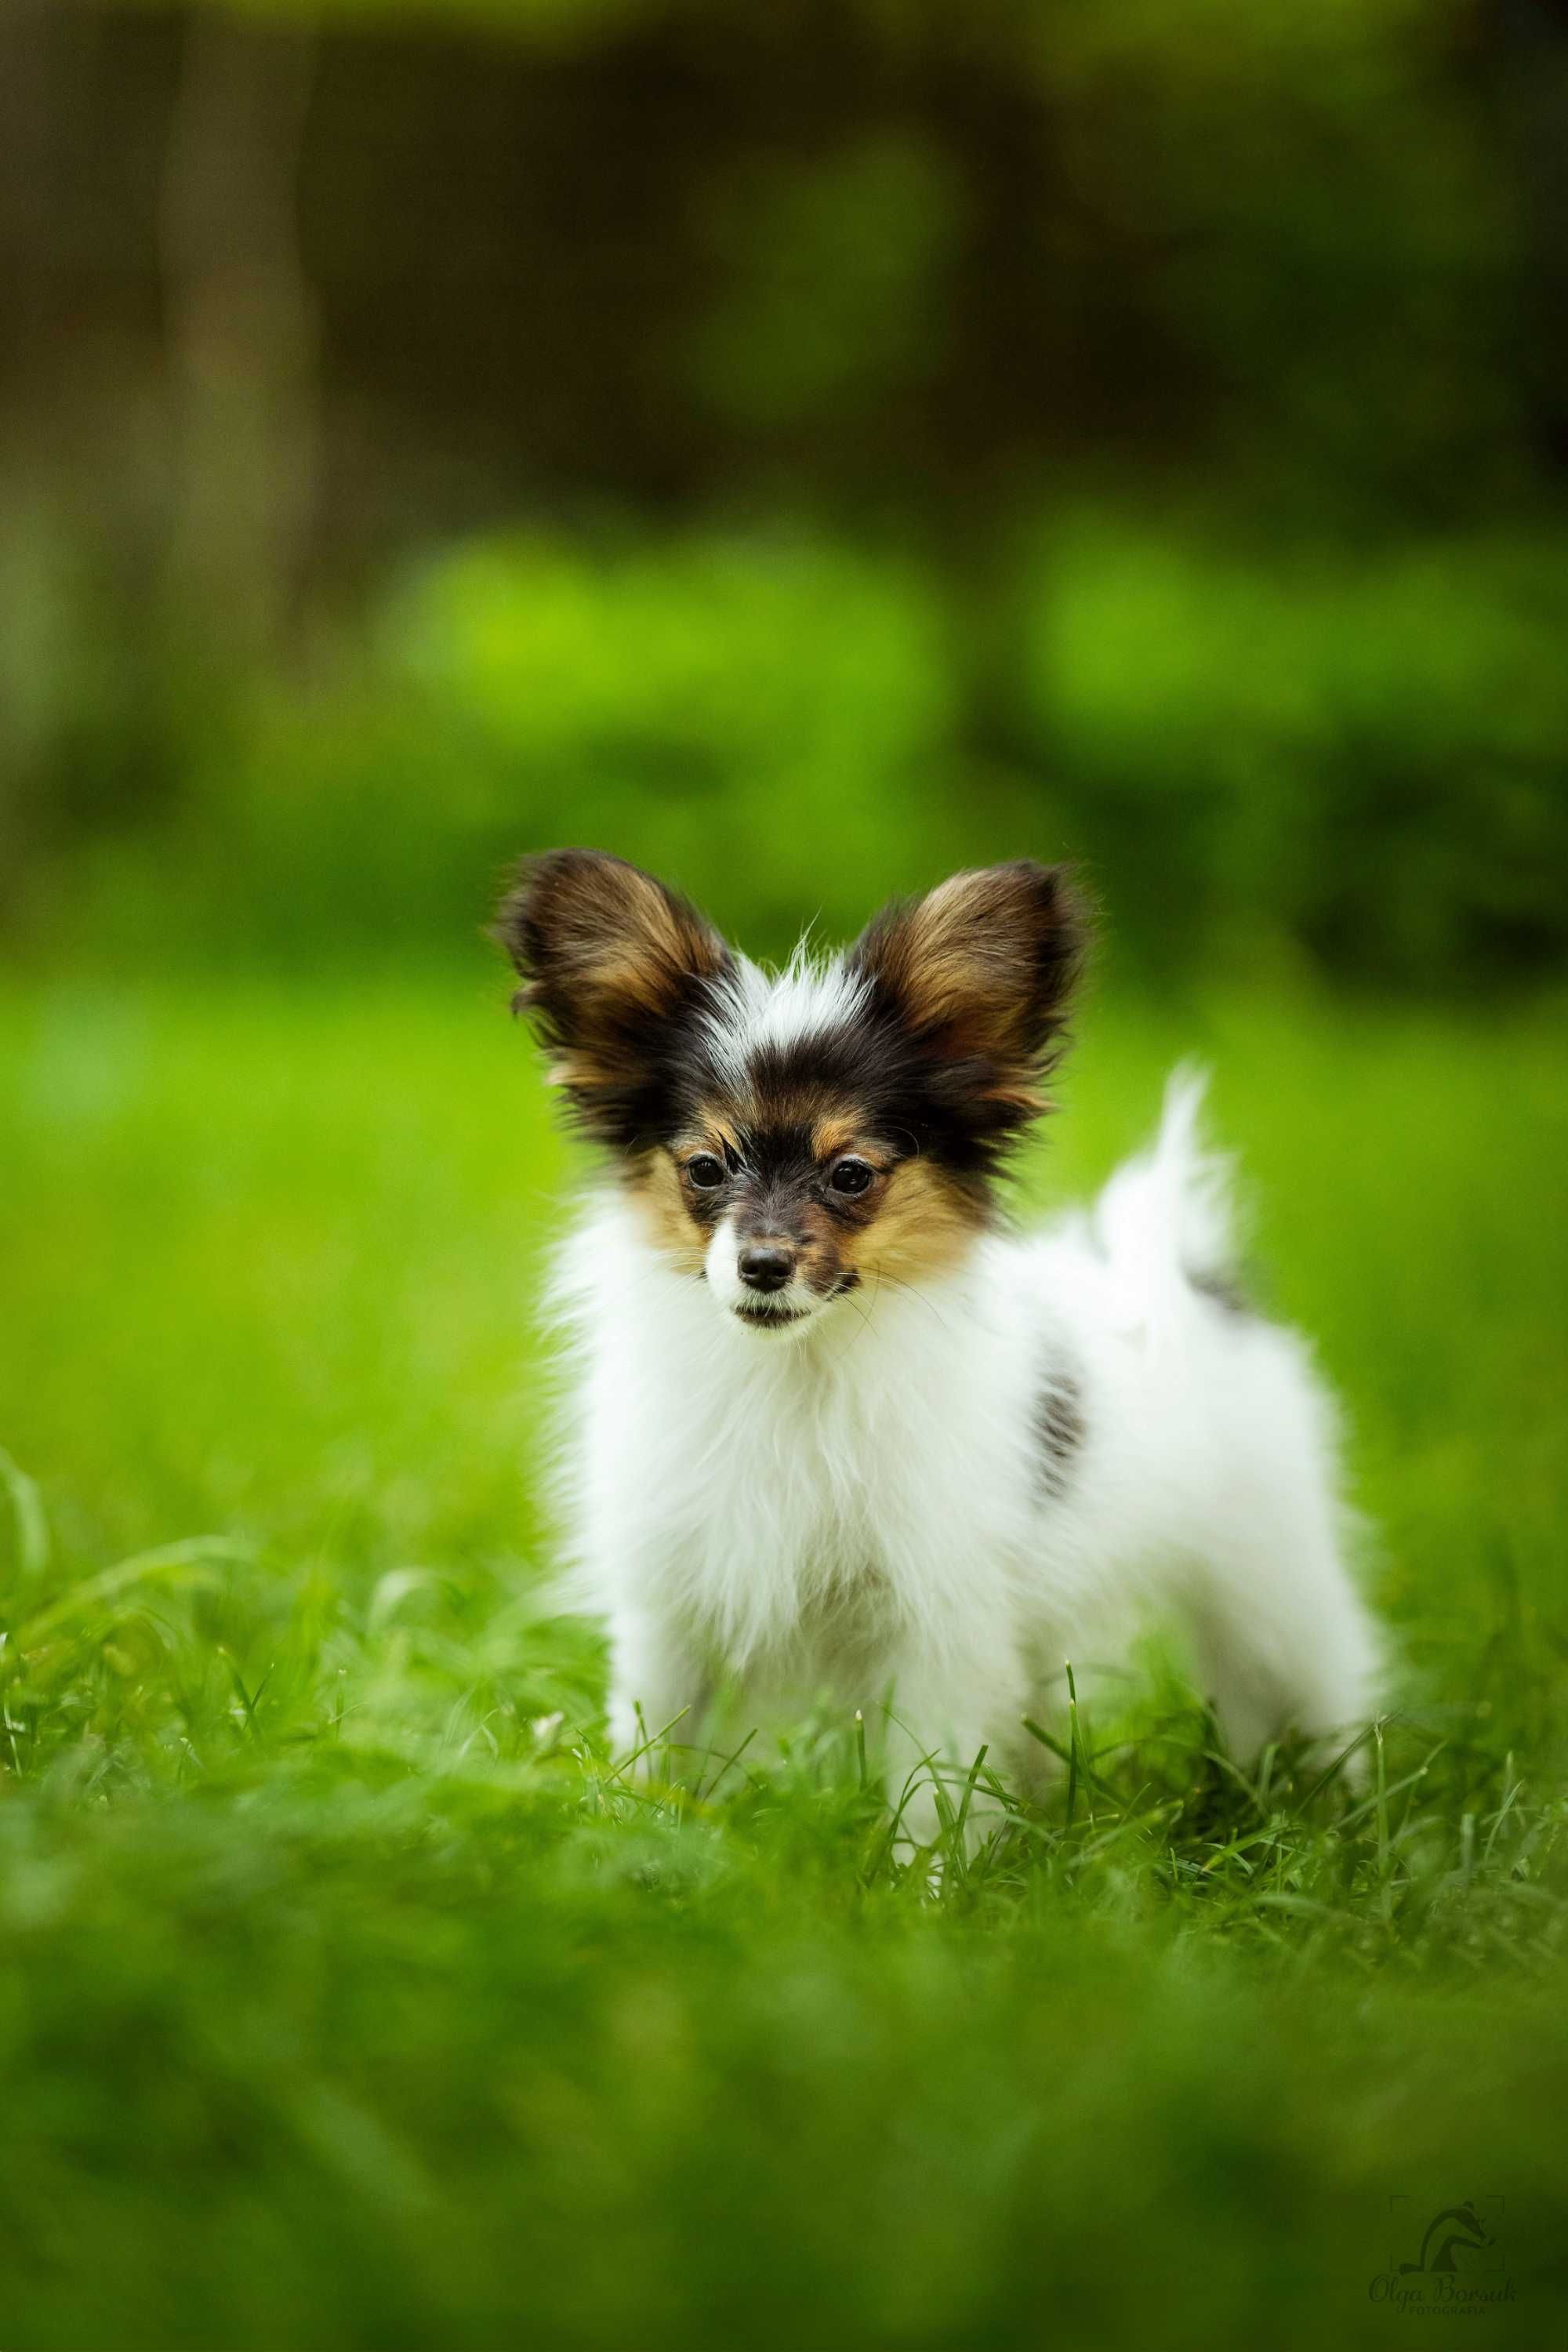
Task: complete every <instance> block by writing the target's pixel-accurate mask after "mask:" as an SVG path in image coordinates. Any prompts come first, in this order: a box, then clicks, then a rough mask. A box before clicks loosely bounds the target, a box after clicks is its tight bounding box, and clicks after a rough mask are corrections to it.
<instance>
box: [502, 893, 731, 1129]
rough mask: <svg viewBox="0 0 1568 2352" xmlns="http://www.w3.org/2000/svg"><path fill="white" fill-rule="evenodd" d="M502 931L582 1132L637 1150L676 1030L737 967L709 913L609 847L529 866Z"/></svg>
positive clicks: (518, 999) (523, 997) (524, 1008)
mask: <svg viewBox="0 0 1568 2352" xmlns="http://www.w3.org/2000/svg"><path fill="white" fill-rule="evenodd" d="M495 935H496V937H497V938H498V939H499V940H500V943H501V945H502V946H503V947H504V948H505V950H506V951H507V953H508V954H509V955H510V958H511V961H512V962H513V964H514V965H515V967H516V969H517V971H518V973H519V975H520V977H521V981H522V986H521V988H520V989H519V990H518V992H517V993H516V995H515V996H514V997H513V998H512V1009H513V1011H514V1012H518V1013H527V1015H528V1017H529V1019H530V1020H531V1022H532V1024H533V1026H534V1028H535V1030H536V1031H537V1032H538V1034H539V1038H540V1042H541V1044H542V1045H543V1046H544V1048H545V1051H546V1053H547V1054H548V1055H549V1056H550V1075H551V1078H552V1081H553V1083H554V1084H555V1085H557V1086H560V1087H564V1088H565V1090H566V1092H567V1094H568V1095H569V1096H570V1097H571V1100H572V1103H573V1106H574V1109H575V1111H576V1113H577V1116H578V1118H579V1119H580V1120H581V1122H582V1124H583V1125H584V1127H585V1128H586V1129H588V1131H589V1132H590V1133H591V1134H593V1135H595V1136H597V1137H598V1138H599V1139H600V1140H601V1141H603V1142H606V1143H613V1144H617V1145H620V1146H621V1147H623V1148H626V1147H628V1146H630V1145H632V1144H633V1143H635V1142H637V1140H638V1139H639V1137H641V1136H642V1135H643V1134H645V1133H646V1132H647V1128H648V1126H649V1123H650V1119H651V1118H652V1116H653V1112H654V1108H655V1105H654V1101H653V1097H654V1095H655V1094H656V1093H657V1091H658V1084H659V1078H660V1074H661V1071H662V1070H663V1068H664V1066H666V1065H667V1064H668V1049H669V1039H670V1035H671V1031H672V1027H673V1025H674V1024H676V1023H678V1022H679V1019H680V1016H681V1015H682V1014H683V1013H688V1012H689V1011H691V1010H692V1009H693V1007H694V1006H695V1005H697V1004H698V1003H700V1001H701V999H702V998H703V997H704V996H705V995H706V994H707V993H708V992H709V991H710V987H711V985H712V983H713V982H716V981H719V980H721V979H722V978H723V976H724V975H725V973H726V972H727V971H730V969H731V964H732V962H733V959H732V957H731V953H730V950H729V949H728V947H726V945H725V943H724V941H723V940H721V938H720V936H719V933H718V932H717V931H716V930H715V929H713V926H712V925H711V923H710V922H709V921H708V919H707V918H706V916H704V915H701V914H700V913H699V912H698V910H697V908H695V907H693V906H692V905H691V904H690V903H689V901H688V900H687V899H685V898H680V897H679V895H678V894H677V893H676V892H675V891H673V890H667V889H666V888H665V886H664V884H663V883H662V882H656V881H655V879H654V877H653V876H652V875H651V874H644V873H642V872H641V871H640V870H639V869H638V868H637V866H628V865H626V862H625V861H624V859H622V858H619V857H610V856H605V853H604V852H603V851H602V850H597V849H552V850H549V851H547V852H546V853H545V855H544V856H541V857H530V858H525V859H524V861H523V863H522V864H521V866H519V868H518V870H517V872H516V874H515V876H514V877H513V878H512V883H511V887H510V889H509V890H508V892H507V894H506V897H505V898H503V900H502V901H501V905H500V911H499V913H498V915H497V918H496V923H495Z"/></svg>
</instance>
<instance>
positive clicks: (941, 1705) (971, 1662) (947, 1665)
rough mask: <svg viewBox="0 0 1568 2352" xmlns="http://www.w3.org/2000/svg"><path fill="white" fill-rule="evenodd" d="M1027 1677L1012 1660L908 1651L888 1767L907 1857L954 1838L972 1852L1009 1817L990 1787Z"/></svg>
mask: <svg viewBox="0 0 1568 2352" xmlns="http://www.w3.org/2000/svg"><path fill="white" fill-rule="evenodd" d="M1022 1691H1023V1677H1022V1675H1021V1673H1019V1672H1017V1671H1016V1669H1015V1668H1014V1666H1013V1664H1012V1663H1011V1662H1010V1661H1006V1660H997V1659H995V1658H994V1657H980V1656H973V1655H972V1656H964V1655H963V1654H962V1653H961V1654H953V1653H952V1652H949V1653H948V1654H945V1655H944V1656H942V1658H941V1659H940V1660H935V1659H931V1658H930V1657H929V1656H921V1657H911V1658H906V1659H905V1660H904V1661H903V1662H902V1664H901V1669H900V1671H899V1672H898V1673H897V1674H896V1675H895V1678H894V1685H893V1695H892V1699H891V1702H890V1705H889V1709H888V1717H887V1746H886V1751H885V1767H886V1776H887V1789H888V1801H889V1805H890V1807H891V1808H892V1811H893V1814H894V1818H895V1823H896V1838H895V1851H896V1852H897V1853H898V1854H899V1855H900V1858H901V1859H902V1860H905V1861H908V1860H910V1859H911V1858H912V1856H913V1854H914V1853H916V1851H917V1850H918V1849H920V1848H921V1847H936V1848H938V1849H939V1850H941V1849H942V1848H943V1847H945V1846H947V1845H949V1844H951V1843H952V1842H953V1837H954V1832H955V1830H956V1827H957V1824H958V1823H959V1822H960V1821H961V1820H962V1822H963V1852H964V1853H966V1854H973V1853H975V1852H976V1851H977V1850H978V1849H979V1847H980V1846H981V1845H983V1844H984V1841H985V1839H986V1838H987V1837H989V1836H990V1835H991V1833H992V1832H994V1830H995V1829H997V1828H998V1827H999V1826H1000V1824H1001V1822H1003V1820H1004V1819H1005V1808H1004V1807H1003V1805H1002V1803H1001V1802H1000V1801H999V1799H998V1798H997V1797H996V1796H995V1794H994V1790H993V1787H992V1775H994V1774H1000V1773H1002V1771H1003V1770H1004V1768H1005V1763H1006V1761H1007V1760H1008V1759H1010V1758H1011V1755H1012V1752H1013V1748H1014V1746H1015V1744H1016V1726H1017V1723H1018V1720H1019V1717H1020V1716H1021V1714H1022V1712H1023V1699H1022Z"/></svg>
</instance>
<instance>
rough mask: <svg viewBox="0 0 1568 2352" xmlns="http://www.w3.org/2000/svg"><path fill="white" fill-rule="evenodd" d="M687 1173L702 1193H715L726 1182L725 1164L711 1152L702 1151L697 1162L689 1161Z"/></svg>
mask: <svg viewBox="0 0 1568 2352" xmlns="http://www.w3.org/2000/svg"><path fill="white" fill-rule="evenodd" d="M686 1173H687V1176H688V1178H689V1180H690V1181H691V1182H692V1183H693V1184H695V1185H696V1187H697V1190H698V1191H699V1192H717V1190H718V1188H719V1186H720V1185H721V1183H722V1182H723V1181H724V1163H723V1161H722V1160H715V1159H714V1157H713V1154H712V1153H711V1152H710V1151H700V1152H699V1153H698V1155H697V1157H696V1159H695V1160H688V1161H687V1163H686Z"/></svg>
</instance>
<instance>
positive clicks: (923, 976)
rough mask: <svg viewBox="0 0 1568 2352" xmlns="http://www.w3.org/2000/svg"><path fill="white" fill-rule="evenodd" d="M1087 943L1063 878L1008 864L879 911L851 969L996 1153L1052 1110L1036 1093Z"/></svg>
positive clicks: (1082, 905)
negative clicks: (857, 972) (862, 979)
mask: <svg viewBox="0 0 1568 2352" xmlns="http://www.w3.org/2000/svg"><path fill="white" fill-rule="evenodd" d="M1088 944H1089V908H1088V904H1087V901H1086V900H1085V898H1084V896H1083V894H1082V892H1081V891H1080V890H1079V887H1078V885H1077V884H1076V882H1075V880H1074V878H1073V877H1072V874H1071V872H1070V870H1069V869H1068V867H1067V866H1040V865H1037V864H1036V863H1035V861H1034V860H1033V859H1031V858H1016V859H1015V860H1013V861H1012V863H1010V864H1008V865H1005V866H984V867H982V868H979V869H977V870H975V871H973V872H970V873H965V874H955V875H953V876H952V878H951V879H950V880H948V881H946V882H943V883H941V884H940V885H939V886H938V887H937V888H936V889H934V890H932V891H931V892H930V893H929V894H928V895H927V896H926V897H925V898H921V899H917V900H914V901H907V902H904V903H902V904H899V905H895V906H891V907H889V908H884V910H883V912H882V913H881V914H879V916H877V917H876V919H874V921H872V922H871V923H870V924H868V927H867V929H865V930H864V931H863V932H862V934H861V936H860V938H859V939H858V940H857V941H856V943H855V946H854V947H853V948H852V949H851V950H850V955H849V961H850V964H851V967H852V968H853V969H854V970H856V971H859V972H860V973H862V974H863V975H864V976H865V978H866V979H867V980H868V981H869V982H870V983H871V987H872V991H873V995H874V1000H875V1002H876V1003H877V1005H878V1007H879V1011H880V1013H881V1014H882V1017H883V1018H884V1019H885V1020H888V1021H889V1022H892V1023H896V1024H897V1026H898V1028H899V1029H900V1031H901V1032H902V1033H903V1034H904V1035H905V1036H906V1037H908V1038H909V1039H910V1040H911V1041H912V1042H913V1043H914V1044H915V1045H917V1046H918V1048H919V1049H920V1051H921V1055H922V1056H924V1057H925V1058H926V1059H927V1062H928V1065H929V1066H930V1067H931V1072H932V1084H933V1085H934V1086H936V1087H938V1089H939V1091H940V1093H941V1094H942V1097H943V1098H944V1100H945V1101H946V1102H947V1103H948V1104H949V1105H950V1106H951V1108H952V1115H953V1116H954V1117H955V1118H957V1119H959V1120H960V1121H961V1122H962V1123H963V1125H965V1126H967V1127H968V1128H969V1129H970V1130H971V1132H972V1133H973V1135H974V1137H975V1138H976V1139H977V1140H978V1141H980V1142H981V1143H982V1145H983V1147H984V1145H985V1144H986V1143H989V1144H990V1145H991V1146H992V1147H993V1148H1000V1147H1001V1146H1003V1145H1005V1142H1006V1140H1007V1139H1008V1138H1009V1137H1010V1136H1012V1135H1014V1134H1016V1132H1017V1131H1018V1130H1019V1129H1022V1128H1024V1127H1026V1125H1028V1123H1029V1122H1030V1121H1031V1120H1032V1119H1034V1118H1037V1116H1038V1115H1039V1113H1040V1112H1041V1111H1043V1110H1045V1109H1047V1108H1048V1107H1049V1106H1048V1104H1047V1100H1046V1097H1045V1096H1044V1093H1043V1091H1042V1088H1043V1085H1044V1081H1045V1079H1046V1077H1047V1075H1048V1073H1049V1071H1050V1070H1051V1068H1052V1067H1053V1066H1054V1065H1055V1063H1056V1062H1057V1061H1058V1059H1059V1057H1060V1055H1061V1053H1062V1051H1063V1049H1064V1047H1065V1045H1066V1042H1067V1027H1066V1024H1067V1014H1068V1005H1069V1003H1070V1001H1071V997H1072V993H1073V989H1074V986H1075V984H1076V982H1077V981H1078V978H1079V972H1080V971H1081V970H1082V966H1083V961H1084V957H1085V954H1086V951H1087V949H1088Z"/></svg>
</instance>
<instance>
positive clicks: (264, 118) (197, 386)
mask: <svg viewBox="0 0 1568 2352" xmlns="http://www.w3.org/2000/svg"><path fill="white" fill-rule="evenodd" d="M314 72H315V36H314V33H313V31H312V30H311V29H310V27H309V26H305V25H300V26H276V25H273V26H266V25H261V24H258V23H254V22H250V21H247V19H245V18H244V17H240V16H231V15H229V14H228V13H227V11H226V10H223V9H218V8H195V9H193V10H191V11H190V13H189V15H188V16H187V18H186V23H185V31H184V63H183V68H182V72H181V78H180V84H179V89H178V93H177V96H176V99H175V102H174V113H173V116H172V119H171V122H170V128H169V142H168V149H167V154H166V158H165V162H164V168H163V194H162V207H161V219H160V256H161V261H162V268H163V283H164V288H165V295H166V300H167V306H168V308H167V334H168V364H169V370H170V377H171V389H172V394H173V402H174V411H175V414H174V441H175V447H176V452H177V456H176V479H175V486H174V528H173V531H172V534H171V542H170V551H169V583H168V584H169V587H170V590H171V592H172V593H173V595H174V600H175V604H176V608H177V609H178V608H180V607H186V608H189V609H191V610H193V611H194V612H195V614H199V616H200V622H201V626H202V630H203V634H204V635H206V634H207V632H208V631H209V630H210V631H213V632H216V634H217V635H218V636H219V638H220V640H225V641H226V643H227V646H228V649H229V650H230V652H232V653H233V654H235V655H236V656H254V655H257V654H260V653H264V652H266V651H268V650H269V649H273V648H275V647H276V646H277V645H278V643H279V638H280V636H281V635H282V634H283V632H284V630H285V629H286V626H287V624H288V621H289V616H290V613H291V610H292V606H293V604H294V599H295V596H296V594H297V592H298V589H299V585H300V575H301V571H302V567H303V562H304V558H305V555H306V552H307V547H308V542H309V539H310V527H311V520H312V515H313V510H314V506H315V497H316V481H317V471H318V455H319V451H318V443H319V425H318V404H317V384H316V320H315V310H314V305H313V302H312V299H311V296H310V288H309V286H308V284H307V282H306V278H305V276H304V272H303V269H302V268H301V265H300V235H299V221H298V188H299V177H300V152H301V148H302V144H303V136H304V128H305V118H306V113H307V110H308V107H309V104H310V88H311V83H312V80H313V79H314Z"/></svg>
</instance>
